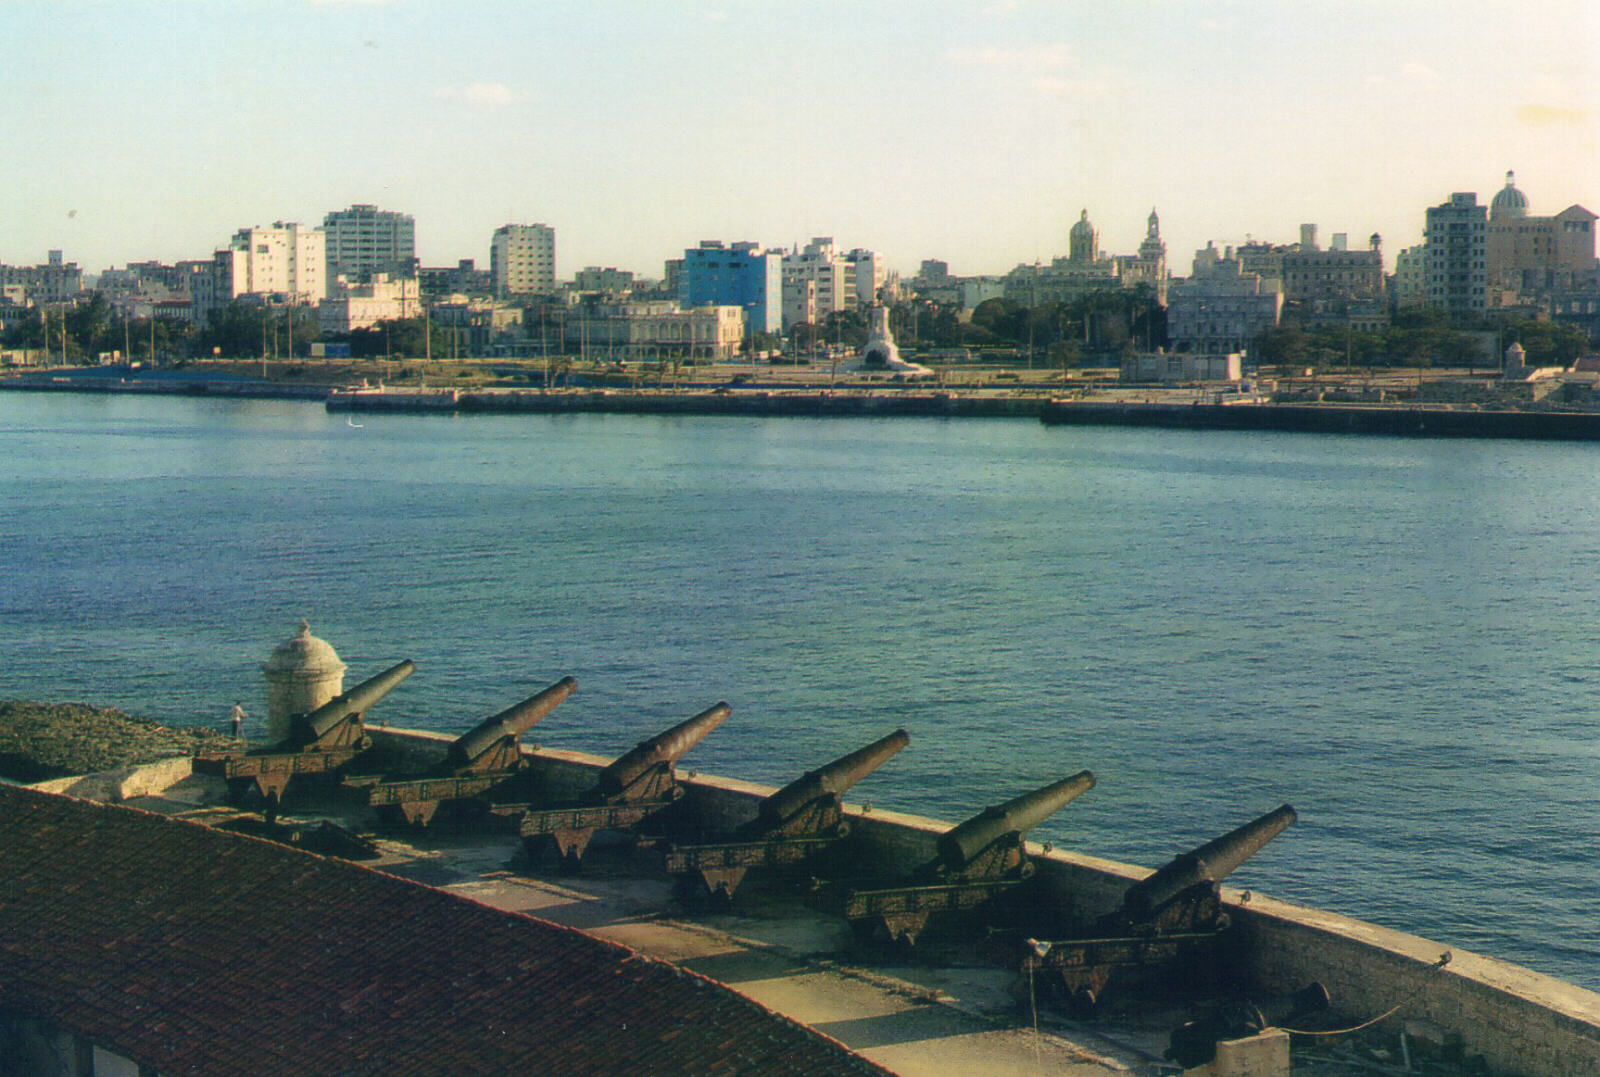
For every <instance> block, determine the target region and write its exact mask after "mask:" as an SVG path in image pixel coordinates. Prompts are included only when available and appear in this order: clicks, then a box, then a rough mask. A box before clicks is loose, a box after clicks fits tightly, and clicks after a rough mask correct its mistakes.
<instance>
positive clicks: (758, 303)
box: [678, 239, 783, 334]
mask: <svg viewBox="0 0 1600 1077" xmlns="http://www.w3.org/2000/svg"><path fill="white" fill-rule="evenodd" d="M678 298H679V301H680V302H681V303H682V304H683V305H684V306H686V307H701V306H706V305H707V304H711V305H714V306H733V307H742V308H743V309H744V314H745V333H746V334H752V333H776V332H778V330H779V329H780V328H781V327H782V324H783V255H782V254H780V253H779V252H777V251H764V250H762V249H761V245H760V244H759V243H746V242H741V243H734V244H732V245H731V246H724V245H723V244H722V242H721V241H720V240H715V239H707V240H702V241H701V243H700V246H698V247H695V248H691V249H689V250H686V251H684V252H683V268H682V269H681V270H680V271H679V274H678Z"/></svg>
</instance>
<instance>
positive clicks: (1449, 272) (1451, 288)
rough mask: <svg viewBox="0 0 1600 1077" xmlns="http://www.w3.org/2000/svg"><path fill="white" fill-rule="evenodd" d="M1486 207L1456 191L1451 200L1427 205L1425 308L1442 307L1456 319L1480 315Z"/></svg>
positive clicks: (1484, 292) (1468, 194)
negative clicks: (1426, 303) (1426, 294)
mask: <svg viewBox="0 0 1600 1077" xmlns="http://www.w3.org/2000/svg"><path fill="white" fill-rule="evenodd" d="M1488 217H1489V207H1488V206H1482V205H1479V204H1478V196H1477V195H1476V194H1474V193H1472V192H1470V191H1466V192H1457V193H1455V194H1452V195H1451V196H1450V201H1448V202H1444V203H1441V204H1440V205H1437V206H1429V207H1428V211H1427V214H1426V218H1425V219H1426V221H1427V225H1426V228H1425V229H1424V235H1425V236H1426V237H1427V242H1426V245H1425V246H1424V248H1423V252H1424V253H1423V273H1424V276H1425V280H1426V284H1427V289H1428V305H1429V306H1431V307H1442V308H1444V309H1445V310H1447V311H1449V312H1450V313H1451V314H1453V315H1456V316H1458V317H1472V316H1476V315H1480V314H1482V313H1483V309H1484V305H1485V301H1486V295H1487V290H1486V288H1485V284H1486V281H1487V277H1488V273H1487V269H1486V261H1487V257H1486V245H1487V241H1488V227H1489V223H1488Z"/></svg>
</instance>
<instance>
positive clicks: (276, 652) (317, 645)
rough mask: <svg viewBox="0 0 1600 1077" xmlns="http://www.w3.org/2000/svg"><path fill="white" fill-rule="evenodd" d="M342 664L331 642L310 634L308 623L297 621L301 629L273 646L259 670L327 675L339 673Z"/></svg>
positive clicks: (281, 673) (282, 673)
mask: <svg viewBox="0 0 1600 1077" xmlns="http://www.w3.org/2000/svg"><path fill="white" fill-rule="evenodd" d="M344 669H345V666H344V663H343V662H341V661H340V660H339V655H338V653H337V652H336V651H334V649H333V645H332V644H330V643H328V641H327V640H321V639H318V638H317V637H316V636H313V635H312V634H311V625H309V624H308V623H306V622H305V621H301V622H300V630H299V631H298V632H296V633H295V634H294V637H293V638H291V639H286V640H284V641H283V642H282V643H280V644H278V645H277V646H276V647H274V648H273V649H272V655H271V657H269V658H268V659H267V660H266V661H265V662H263V663H262V664H261V672H263V673H265V674H267V675H268V676H269V677H270V676H273V675H275V674H276V675H291V676H292V675H296V674H298V675H300V676H302V677H327V676H334V675H338V674H342V673H343V672H344Z"/></svg>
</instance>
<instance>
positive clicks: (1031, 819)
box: [843, 770, 1094, 944]
mask: <svg viewBox="0 0 1600 1077" xmlns="http://www.w3.org/2000/svg"><path fill="white" fill-rule="evenodd" d="M1092 788H1094V775H1093V774H1092V773H1090V772H1089V771H1087V770H1084V771H1079V772H1078V773H1077V774H1074V775H1072V776H1071V777H1070V778H1063V779H1062V780H1060V781H1058V782H1052V783H1051V784H1049V785H1047V786H1044V787H1043V788H1042V789H1036V790H1034V791H1033V792H1031V793H1026V794H1024V795H1023V796H1020V797H1017V798H1015V799H1013V800H1008V801H1006V802H1005V803H1004V804H997V805H995V806H993V807H989V808H985V809H984V810H983V811H982V812H980V813H979V814H977V815H975V816H973V817H972V818H971V819H968V820H967V821H966V822H964V823H962V824H960V825H959V826H956V827H954V828H953V829H951V830H949V831H947V832H945V833H944V834H943V835H941V836H940V838H939V841H938V845H937V855H936V856H935V857H934V858H933V859H932V860H931V861H929V862H928V863H926V864H924V865H923V866H922V867H920V868H918V869H917V871H916V872H914V873H913V875H912V877H911V881H910V882H909V883H908V884H907V885H903V886H897V887H891V888H887V889H874V890H851V891H849V892H848V893H846V895H845V897H844V903H843V913H844V916H845V918H846V919H847V920H849V921H850V924H851V927H852V928H853V929H854V930H855V931H856V934H857V936H858V937H861V938H871V937H874V936H879V937H883V938H886V939H887V940H888V941H890V942H896V943H898V942H904V943H906V944H913V943H915V942H916V939H917V936H918V935H920V934H921V933H922V931H923V929H924V928H926V927H927V925H928V919H929V917H930V916H932V915H933V914H934V913H944V912H959V911H962V910H967V909H975V908H978V907H979V906H982V905H984V904H987V903H988V902H990V901H991V900H993V899H994V898H996V897H999V896H1000V895H1001V894H1003V893H1005V892H1006V891H1007V890H1009V889H1011V888H1013V887H1015V886H1017V885H1018V884H1019V883H1022V882H1023V881H1025V880H1027V879H1029V878H1031V877H1032V876H1033V864H1032V863H1031V862H1030V861H1029V860H1028V855H1027V850H1026V849H1025V848H1024V846H1023V839H1024V838H1025V837H1026V836H1027V833H1028V831H1030V830H1032V829H1033V828H1034V827H1036V826H1038V825H1039V824H1040V823H1042V822H1044V821H1045V820H1046V819H1048V818H1050V816H1052V815H1054V814H1055V813H1056V812H1058V811H1060V810H1061V809H1062V808H1064V807H1066V806H1067V805H1068V804H1069V803H1071V802H1072V801H1074V800H1076V799H1077V798H1078V797H1080V796H1082V795H1083V794H1084V793H1086V792H1088V791H1089V790H1090V789H1092Z"/></svg>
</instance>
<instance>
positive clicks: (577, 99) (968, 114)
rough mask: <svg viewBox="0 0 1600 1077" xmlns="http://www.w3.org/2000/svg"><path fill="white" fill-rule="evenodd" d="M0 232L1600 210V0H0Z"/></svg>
mask: <svg viewBox="0 0 1600 1077" xmlns="http://www.w3.org/2000/svg"><path fill="white" fill-rule="evenodd" d="M0 27H3V28H4V30H5V34H4V36H5V39H6V40H7V42H8V44H7V46H6V50H5V62H4V63H3V64H0V100H4V101H5V102H6V103H7V106H8V107H7V108H6V110H5V119H4V121H3V122H0V132H3V133H0V262H6V263H10V264H26V265H31V264H35V263H38V262H42V261H44V260H45V257H46V254H47V251H48V250H50V249H52V248H59V249H61V250H63V251H64V252H65V256H66V258H67V259H68V260H69V261H75V262H77V263H78V264H79V265H80V266H81V267H82V268H83V269H84V271H85V272H88V273H98V272H99V271H101V270H103V269H105V268H108V267H111V266H121V265H123V264H125V263H127V262H129V261H142V260H146V259H160V260H162V261H169V262H170V261H176V260H179V259H184V258H205V257H209V256H210V254H211V252H212V251H213V250H215V249H217V248H218V247H222V246H225V245H226V243H227V240H228V238H229V237H230V236H231V235H232V234H233V233H234V232H235V231H236V230H238V229H239V228H241V227H245V226H249V225H266V224H271V223H272V222H273V221H277V220H285V221H300V222H302V223H307V224H320V223H321V222H322V218H323V216H324V215H325V214H326V213H328V212H330V211H333V210H337V209H342V208H344V207H346V206H349V205H351V204H353V203H358V202H364V203H374V204H376V205H378V206H379V207H380V208H382V209H389V210H398V211H401V212H405V213H410V214H412V215H413V216H414V217H415V218H416V233H417V254H418V256H419V258H421V260H422V262H423V264H424V265H453V264H454V263H455V262H456V261H457V260H459V259H462V258H474V259H477V261H478V263H479V265H480V266H482V267H487V264H488V259H489V237H490V235H491V233H492V232H493V231H494V229H495V228H497V227H498V226H500V225H502V224H505V223H508V222H513V221H514V222H518V223H535V222H539V223H544V224H548V225H550V226H552V227H553V228H554V229H555V233H556V257H557V273H558V275H560V276H563V277H570V276H571V275H572V274H573V273H574V272H576V271H577V270H579V269H581V268H583V267H585V266H589V265H604V266H616V267H618V268H622V269H629V270H633V271H635V272H637V273H640V274H643V275H645V276H650V277H657V276H660V274H661V271H662V269H661V267H662V263H663V262H664V261H665V260H666V259H668V258H672V257H677V256H681V254H682V251H683V249H684V248H685V247H692V246H695V245H696V244H697V243H698V242H699V241H700V240H702V239H721V240H724V241H734V240H754V241H755V242H758V243H761V244H764V245H766V246H769V247H787V246H792V245H794V244H796V243H803V242H805V241H807V240H808V239H810V238H811V237H813V236H831V237H833V238H834V239H835V241H836V242H837V243H838V244H839V245H841V246H842V247H844V248H846V249H849V248H853V247H866V248H869V249H872V250H876V251H878V252H880V253H882V254H883V255H885V256H886V258H887V260H888V263H889V266H890V268H892V269H896V270H899V271H900V272H902V273H904V274H906V275H910V274H912V273H914V272H915V271H916V269H917V267H918V265H919V263H920V262H921V260H922V259H925V258H938V259H943V260H945V261H946V262H948V263H949V265H950V269H951V272H953V273H958V274H963V275H967V274H983V273H1004V272H1006V271H1007V270H1009V269H1011V268H1012V267H1014V266H1016V265H1018V264H1019V263H1024V262H1029V263H1031V262H1033V261H1036V260H1042V261H1048V260H1049V259H1051V258H1053V257H1056V256H1059V255H1063V254H1065V253H1066V251H1067V232H1068V229H1069V228H1070V227H1071V225H1072V224H1073V223H1074V222H1075V221H1076V220H1077V219H1078V214H1079V212H1080V211H1081V210H1087V211H1088V213H1089V217H1090V220H1091V221H1093V222H1094V223H1095V224H1096V226H1097V227H1098V228H1099V230H1100V237H1101V248H1102V250H1103V251H1106V252H1109V253H1132V252H1133V251H1134V249H1135V248H1136V247H1137V246H1138V244H1139V241H1140V240H1141V239H1142V238H1143V235H1144V230H1145V219H1146V217H1147V215H1148V214H1149V212H1150V210H1151V208H1152V207H1154V208H1156V209H1157V210H1158V211H1159V213H1160V216H1161V227H1162V234H1163V237H1164V238H1165V239H1166V240H1167V243H1168V250H1169V264H1170V265H1171V266H1172V268H1173V269H1174V271H1175V272H1178V273H1180V274H1181V273H1186V272H1187V271H1188V266H1189V262H1190V259H1191V258H1192V255H1193V252H1194V250H1196V249H1197V248H1199V247H1203V246H1204V245H1205V244H1206V242H1207V241H1208V240H1210V241H1215V242H1216V243H1217V244H1218V245H1219V246H1221V245H1224V244H1230V243H1231V244H1237V243H1242V242H1244V241H1246V240H1247V239H1256V240H1263V241H1268V242H1277V243H1289V242H1294V241H1295V240H1297V239H1298V237H1299V225H1300V224H1301V223H1302V222H1315V223H1316V224H1318V226H1319V238H1320V239H1321V240H1322V242H1323V244H1324V245H1326V244H1327V241H1328V238H1329V237H1330V236H1331V235H1332V234H1333V233H1335V232H1346V233H1348V234H1349V236H1350V239H1351V245H1352V246H1360V245H1365V242H1366V238H1367V236H1369V235H1370V234H1371V233H1373V232H1378V233H1381V234H1382V236H1383V244H1384V250H1385V254H1386V260H1387V261H1388V263H1389V264H1390V266H1391V268H1392V266H1393V259H1394V254H1395V252H1396V251H1398V250H1399V249H1400V248H1402V247H1405V246H1410V245H1412V244H1415V243H1417V242H1419V241H1420V238H1421V231H1422V223H1423V212H1424V210H1425V208H1426V207H1427V206H1429V205H1434V204H1438V203H1440V202H1443V201H1446V200H1447V199H1448V198H1449V196H1450V194H1451V192H1454V191H1476V192H1477V193H1478V195H1479V198H1480V201H1483V202H1487V201H1488V200H1489V198H1491V197H1492V196H1493V195H1494V193H1495V192H1496V191H1497V190H1499V188H1500V187H1501V186H1502V185H1503V182H1504V176H1505V173H1506V171H1507V170H1508V169H1515V170H1516V174H1517V184H1518V186H1519V187H1520V188H1521V189H1522V190H1523V191H1524V192H1525V193H1526V194H1527V196H1528V198H1529V200H1530V202H1531V203H1532V212H1533V213H1535V214H1540V215H1546V214H1554V213H1556V212H1559V211H1560V210H1561V209H1564V208H1565V207H1566V206H1568V205H1571V204H1573V203H1579V204H1583V205H1586V206H1588V207H1589V208H1590V209H1595V210H1600V4H1596V3H1594V2H1593V0H1536V2H1534V3H1527V2H1516V3H1511V2H1500V0H1437V2H1436V0H1411V2H1408V0H1383V2H1376V0H1327V2H1321V3H1318V2H1314V0H1293V2H1284V0H1270V2H1257V0H1096V2H1094V3H1085V2H1080V0H1055V2H1050V0H974V2H970V3H957V2H949V0H853V2H847V3H846V2H832V0H806V2H804V3H801V2H795V0H784V2H767V0H723V2H704V3H702V2H693V0H684V2H668V0H570V2H569V0H536V2H531V3H530V2H527V0H516V2H508V3H500V2H492V0H477V2H475V0H454V2H435V0H361V2H356V0H276V2H229V0H159V2H151V3H143V2H124V0H93V2H79V0H62V2H42V0H0Z"/></svg>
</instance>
